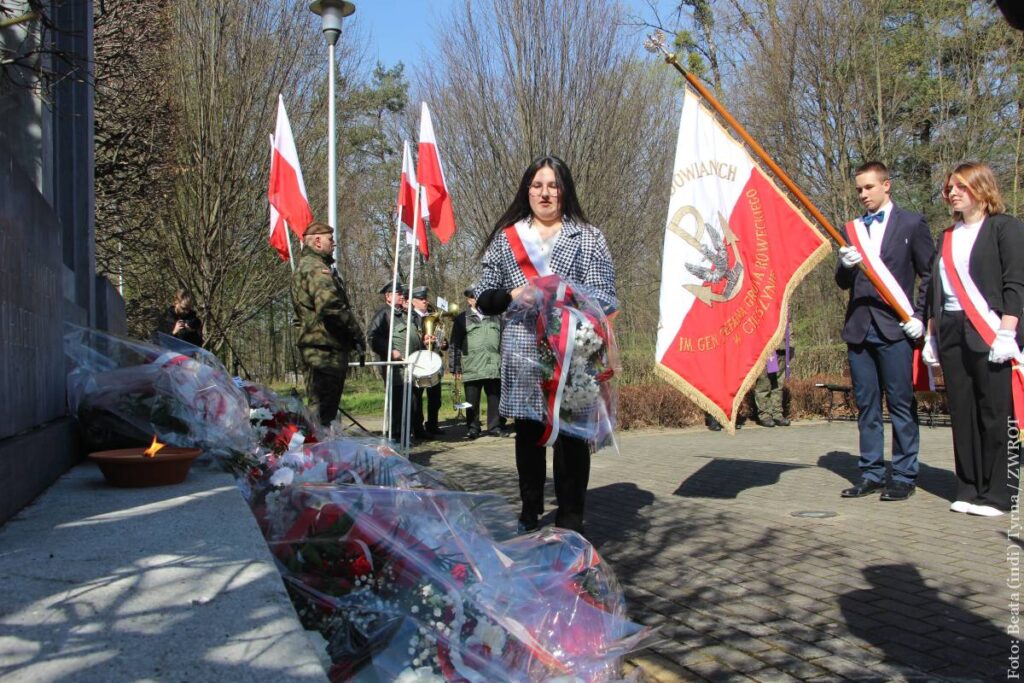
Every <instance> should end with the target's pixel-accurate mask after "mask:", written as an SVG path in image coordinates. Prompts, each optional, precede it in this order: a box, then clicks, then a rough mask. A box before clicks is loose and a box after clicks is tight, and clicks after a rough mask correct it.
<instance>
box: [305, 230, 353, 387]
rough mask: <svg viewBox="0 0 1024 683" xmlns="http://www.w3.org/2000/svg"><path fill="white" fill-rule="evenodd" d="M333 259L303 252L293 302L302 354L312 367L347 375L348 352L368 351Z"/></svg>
mask: <svg viewBox="0 0 1024 683" xmlns="http://www.w3.org/2000/svg"><path fill="white" fill-rule="evenodd" d="M332 263H334V259H333V258H331V257H330V256H329V255H323V256H322V255H320V254H318V253H316V252H315V251H313V250H312V249H303V250H302V255H301V256H300V257H299V264H298V266H297V267H296V268H295V273H294V274H293V275H292V302H293V304H294V306H295V316H296V318H298V320H299V328H300V329H299V340H298V346H299V352H300V353H301V355H302V361H303V362H304V363H305V364H306V365H307V366H309V367H312V368H317V369H322V370H339V371H344V370H345V369H346V368H347V365H348V352H349V351H352V350H354V349H359V348H365V343H364V341H363V331H362V330H361V329H360V327H359V322H358V321H357V320H356V317H355V314H354V313H353V312H352V307H351V306H350V305H349V302H348V294H346V292H345V283H344V282H342V280H341V277H340V276H339V275H338V271H337V270H335V269H334V268H332V267H331V264H332Z"/></svg>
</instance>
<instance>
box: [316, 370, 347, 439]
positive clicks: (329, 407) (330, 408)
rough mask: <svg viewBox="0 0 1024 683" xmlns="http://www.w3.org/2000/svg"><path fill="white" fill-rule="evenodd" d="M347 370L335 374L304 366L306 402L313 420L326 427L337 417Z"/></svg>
mask: <svg viewBox="0 0 1024 683" xmlns="http://www.w3.org/2000/svg"><path fill="white" fill-rule="evenodd" d="M346 374H348V373H347V370H343V371H342V372H336V371H333V370H327V371H325V370H321V369H318V368H313V367H309V366H308V365H307V366H306V402H307V403H308V404H309V412H310V413H312V414H313V418H314V419H316V420H319V421H320V424H321V425H323V426H324V427H326V426H327V425H329V424H331V423H332V422H334V418H336V417H337V416H338V406H340V405H341V394H342V392H344V391H345V375H346Z"/></svg>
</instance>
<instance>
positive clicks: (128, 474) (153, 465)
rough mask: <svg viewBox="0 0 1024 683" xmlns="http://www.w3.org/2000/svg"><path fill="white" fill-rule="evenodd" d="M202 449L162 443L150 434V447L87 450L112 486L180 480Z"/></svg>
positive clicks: (164, 483) (169, 482) (163, 483)
mask: <svg viewBox="0 0 1024 683" xmlns="http://www.w3.org/2000/svg"><path fill="white" fill-rule="evenodd" d="M201 453H202V451H201V450H200V449H198V448H177V447H174V446H165V445H164V444H162V443H160V442H159V441H157V439H156V437H155V436H154V437H153V443H151V444H150V445H149V448H145V449H143V448H142V447H141V446H136V447H135V448H118V449H116V450H112V451H98V452H95V453H90V454H89V459H90V460H92V461H93V462H95V463H96V464H97V465H99V468H100V471H101V472H102V473H103V477H104V479H106V480H107V483H108V484H110V485H112V486H120V487H124V488H142V487H145V486H168V485H170V484H180V483H181V482H183V481H185V477H187V476H188V471H189V468H191V467H192V461H193V460H195V459H196V458H198V457H199V455H200V454H201Z"/></svg>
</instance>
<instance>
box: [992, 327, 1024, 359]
mask: <svg viewBox="0 0 1024 683" xmlns="http://www.w3.org/2000/svg"><path fill="white" fill-rule="evenodd" d="M1018 353H1020V349H1019V348H1017V334H1016V331H1015V330H999V331H998V332H996V340H995V341H994V342H992V348H991V349H990V350H989V352H988V362H989V363H1005V362H1006V361H1008V360H1013V359H1014V358H1016V357H1017V354H1018Z"/></svg>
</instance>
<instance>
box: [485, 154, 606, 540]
mask: <svg viewBox="0 0 1024 683" xmlns="http://www.w3.org/2000/svg"><path fill="white" fill-rule="evenodd" d="M482 265H483V273H482V275H481V278H480V281H479V283H478V285H477V287H476V291H477V308H479V309H480V311H481V312H483V313H484V314H487V315H496V314H500V313H504V312H505V310H506V309H507V308H508V307H509V305H510V304H511V303H512V301H513V299H515V298H516V297H518V296H519V295H520V294H522V292H523V290H524V289H525V288H526V285H528V284H529V281H530V279H531V278H532V277H536V276H537V275H547V274H551V273H553V274H556V275H560V276H562V277H563V278H565V279H566V280H568V281H569V282H570V283H574V284H577V285H583V286H584V287H585V288H586V289H587V290H588V293H590V294H591V295H592V296H593V297H594V298H596V299H597V300H598V301H599V302H600V303H601V305H602V307H603V308H604V309H605V313H606V314H608V315H610V314H611V313H612V312H614V311H615V310H616V308H617V307H618V299H617V298H616V294H615V267H614V265H613V264H612V259H611V254H610V252H609V251H608V243H607V242H606V241H605V238H604V235H602V234H601V232H600V231H599V230H598V229H597V228H595V227H594V226H592V225H590V224H589V223H588V221H587V218H586V216H585V215H584V213H583V210H582V209H581V208H580V205H579V200H578V199H577V197H576V186H575V184H574V183H573V179H572V173H571V172H570V171H569V167H568V166H566V164H565V162H564V161H562V160H561V159H559V158H558V157H556V156H542V157H539V158H537V159H535V160H534V161H533V163H531V164H530V166H529V167H528V168H527V169H526V172H525V173H524V174H523V178H522V180H521V181H520V182H519V189H518V191H517V192H516V196H515V198H514V199H513V200H512V204H511V205H510V206H509V207H508V209H507V210H506V211H505V213H504V214H503V215H502V217H501V218H499V219H498V221H497V222H496V223H495V225H494V229H493V230H492V231H491V234H490V236H489V237H488V239H487V243H486V245H485V247H484V256H483V262H482ZM536 357H537V341H536V335H535V333H534V330H533V329H532V328H531V327H528V326H527V325H524V324H523V323H522V322H519V321H507V323H506V325H505V330H504V332H503V336H502V340H501V414H502V415H503V416H505V417H514V418H515V419H516V469H517V470H518V472H519V493H520V497H521V499H522V505H523V506H522V513H521V514H520V516H519V524H520V529H521V530H524V531H532V530H534V529H536V528H537V527H538V525H539V519H540V516H541V514H543V512H544V482H545V478H546V472H547V466H546V463H545V458H546V449H545V447H544V446H543V445H539V444H540V442H541V435H542V433H543V431H544V424H543V423H542V422H540V421H538V417H539V416H542V415H544V411H545V401H544V395H543V393H542V391H541V380H542V377H541V374H540V369H539V366H538V364H537V363H535V362H531V359H535V358H536ZM554 475H555V476H554V478H555V495H556V497H557V499H558V512H557V514H556V516H555V525H556V526H559V527H562V528H566V529H572V530H574V531H578V532H580V533H582V532H583V504H584V499H585V498H586V493H587V482H588V481H589V479H590V447H589V444H587V442H586V441H583V440H581V439H576V438H572V437H569V436H566V435H565V434H560V435H559V437H558V440H557V441H556V442H555V445H554Z"/></svg>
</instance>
